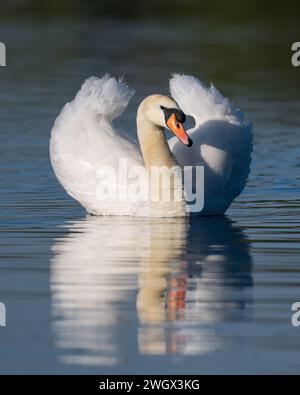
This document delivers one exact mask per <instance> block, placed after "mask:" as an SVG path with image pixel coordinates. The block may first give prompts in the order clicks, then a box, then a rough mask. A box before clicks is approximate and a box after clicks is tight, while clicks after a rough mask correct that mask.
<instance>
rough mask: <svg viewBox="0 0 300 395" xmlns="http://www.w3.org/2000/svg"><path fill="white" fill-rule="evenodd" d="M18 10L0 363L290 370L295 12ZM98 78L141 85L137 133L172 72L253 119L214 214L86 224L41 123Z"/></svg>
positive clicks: (13, 28)
mask: <svg viewBox="0 0 300 395" xmlns="http://www.w3.org/2000/svg"><path fill="white" fill-rule="evenodd" d="M24 3H26V2H20V4H24ZM27 3H28V4H31V8H30V7H29V8H26V7H23V8H22V7H21V8H17V7H16V8H14V7H12V8H7V9H5V8H4V10H2V13H1V17H0V21H1V24H0V41H2V42H4V43H5V44H6V46H7V67H5V68H4V67H1V68H0V117H1V121H0V207H1V214H0V215H1V219H0V220H1V239H0V258H1V263H0V301H2V302H4V303H5V304H6V309H7V326H6V327H5V328H4V327H0V373H72V374H78V373H97V374H107V373H128V374H133V373H140V374H147V373H165V374H166V373H178V374H181V373H195V374H200V373H299V371H300V357H299V355H300V354H299V351H300V328H297V327H293V326H292V325H291V315H292V312H291V305H292V303H294V302H296V301H300V290H299V289H300V288H299V285H300V259H299V258H300V244H299V241H300V233H299V222H300V175H299V174H300V173H299V170H300V149H299V143H300V134H299V127H300V93H299V82H300V68H298V69H297V68H294V67H292V65H291V62H290V58H291V45H292V43H293V42H294V41H300V32H299V28H298V27H297V26H298V22H297V15H300V13H298V14H297V12H298V9H299V7H296V8H292V3H291V2H286V3H285V6H284V7H283V6H281V8H280V6H278V5H277V3H276V2H272V6H271V5H270V4H269V3H268V2H266V3H264V4H265V8H263V7H262V6H261V5H260V4H261V2H251V4H252V6H251V5H250V2H246V4H248V6H241V5H240V7H235V6H234V5H233V4H232V2H229V4H228V5H227V4H226V7H227V9H226V10H224V9H223V10H222V9H220V8H218V7H217V6H213V5H209V3H207V2H203V8H201V7H200V6H199V7H200V8H199V7H198V6H196V5H195V2H192V1H189V2H187V6H186V7H185V8H183V7H182V4H181V3H180V2H178V1H176V2H175V3H176V5H177V7H178V8H176V7H175V8H174V7H173V8H172V11H171V12H168V10H169V11H170V8H169V9H168V4H170V2H168V1H167V2H164V4H165V7H162V8H161V9H160V12H159V13H155V9H156V8H155V7H158V2H156V1H154V2H153V7H154V8H152V7H149V6H147V7H146V6H145V7H144V8H143V7H141V6H139V7H138V6H137V7H136V8H134V7H133V6H131V7H129V6H128V7H125V8H124V7H123V8H122V6H121V5H120V4H121V2H117V5H118V6H117V5H116V9H115V10H113V8H112V5H111V2H104V3H103V4H104V5H103V7H104V8H103V7H102V8H101V7H100V6H99V7H100V8H99V7H97V6H95V8H94V9H92V11H91V12H87V11H86V8H85V6H83V3H81V2H79V1H77V2H75V4H76V5H77V6H74V7H73V8H72V9H68V8H66V9H64V8H63V7H60V6H58V5H57V7H55V6H53V7H51V6H50V5H49V4H50V2H49V4H48V3H47V2H45V3H46V4H48V6H44V7H42V6H37V5H36V2H34V1H32V2H27ZM133 3H135V4H137V2H133ZM54 4H55V2H54ZM62 4H64V2H62ZM105 7H106V8H105ZM179 10H180V12H179ZM17 11H18V12H17ZM107 71H108V72H110V73H111V74H113V75H117V76H118V75H123V74H125V76H126V78H127V80H128V82H129V83H130V85H131V86H132V87H133V88H134V89H136V91H137V94H136V96H135V97H134V98H133V99H132V101H131V103H130V106H129V108H128V110H127V112H126V113H125V114H124V116H123V118H122V119H121V120H120V124H122V126H123V127H125V128H126V130H127V131H128V132H130V133H132V135H134V134H135V112H136V108H137V105H138V103H139V101H140V100H141V99H142V98H143V97H144V96H146V95H147V94H150V93H156V92H161V93H167V88H168V78H169V76H170V73H171V72H174V71H175V72H184V73H191V74H194V75H196V76H198V77H199V78H201V79H202V80H204V82H207V83H208V82H210V81H213V82H214V83H215V85H216V86H217V87H218V88H219V89H220V90H221V92H222V93H224V94H225V95H227V96H229V97H230V98H231V99H232V100H233V101H234V102H235V103H237V104H238V105H239V107H240V108H241V109H242V110H243V111H244V112H245V115H246V118H247V119H248V120H252V121H253V122H254V135H255V145H254V155H253V166H252V172H251V177H250V180H249V183H248V185H247V188H246V189H245V191H244V192H243V194H242V195H241V196H240V197H239V198H238V199H237V200H236V201H235V203H234V204H233V205H232V207H231V208H230V210H229V211H228V215H227V216H226V218H207V219H197V220H193V221H183V220H167V221H165V220H164V221H160V220H136V219H128V218H91V217H89V216H87V215H86V214H85V212H84V210H83V209H82V208H81V207H80V206H78V205H77V204H76V202H74V201H73V200H72V199H71V198H69V197H68V196H67V195H66V194H65V192H64V191H63V190H62V189H61V187H60V186H59V184H58V183H57V181H56V179H55V177H54V175H53V173H52V170H51V167H50V163H49V158H48V145H49V135H50V130H51V128H52V125H53V122H54V119H55V117H56V116H57V114H58V112H59V111H60V109H61V107H62V106H63V105H64V104H65V103H66V102H67V101H69V100H70V99H71V98H72V97H73V96H74V94H75V93H76V91H77V90H78V89H79V87H80V84H81V83H82V81H83V80H84V79H85V78H87V77H88V76H90V75H93V74H94V75H101V74H103V73H105V72H107Z"/></svg>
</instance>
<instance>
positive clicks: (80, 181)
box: [50, 75, 252, 217]
mask: <svg viewBox="0 0 300 395" xmlns="http://www.w3.org/2000/svg"><path fill="white" fill-rule="evenodd" d="M170 91H171V95H172V97H173V98H174V99H175V100H176V101H175V100H174V99H173V98H171V97H169V96H163V95H151V96H148V97H147V98H146V99H144V100H143V101H142V103H141V104H140V106H139V108H138V112H137V131H138V139H139V142H140V146H141V153H140V150H139V149H138V147H137V145H135V144H134V143H132V142H130V139H129V138H128V137H125V135H124V133H121V132H120V131H118V130H116V128H115V127H114V126H113V124H112V121H113V120H114V119H115V118H117V117H118V116H120V115H121V114H122V112H123V111H124V110H125V108H126V107H127V105H128V102H129V100H130V98H131V97H132V95H133V94H134V91H132V90H131V89H130V88H129V87H128V86H127V85H126V84H125V83H124V82H123V81H122V80H116V79H115V78H113V77H110V76H109V75H105V76H104V77H102V78H100V79H99V78H96V77H91V78H89V79H88V80H87V81H85V83H84V84H83V85H82V87H81V89H80V91H79V92H78V93H77V95H76V97H75V99H74V100H73V101H72V102H70V103H67V104H66V105H65V106H64V108H63V110H62V112H61V114H60V115H59V116H58V118H57V119H56V121H55V124H54V127H53V129H52V133H51V141H50V159H51V163H52V166H53V169H54V171H55V174H56V176H57V178H58V180H59V181H60V183H61V184H62V186H63V187H64V188H65V189H66V191H67V192H68V194H70V195H71V196H72V197H73V198H74V199H76V200H77V201H78V202H79V203H81V204H82V206H84V207H85V208H86V210H87V211H88V212H89V213H91V214H95V215H132V216H145V217H147V216H148V217H173V216H174V217H175V216H188V215H189V210H188V208H187V207H188V205H187V204H186V202H185V201H184V198H182V199H178V194H179V195H180V194H181V195H182V197H183V194H184V192H182V190H183V185H182V180H181V178H180V177H179V176H178V173H176V172H175V173H174V175H173V177H174V179H173V181H174V182H173V184H172V185H173V187H172V190H171V199H169V201H164V200H163V199H162V198H159V199H158V201H156V202H153V201H150V199H149V198H148V199H137V200H134V199H131V198H127V199H123V198H122V199H115V201H112V200H107V201H103V199H99V186H100V187H101V188H103V187H104V186H105V187H111V186H112V185H107V180H106V181H105V183H106V184H105V183H104V181H103V179H102V178H101V177H102V173H101V171H100V175H99V168H101V169H103V166H105V168H108V167H109V169H112V170H114V171H115V172H116V173H118V174H120V173H119V172H120V163H121V171H122V170H124V169H123V168H122V166H124V167H125V164H124V162H122V160H123V159H126V160H127V161H126V167H127V168H128V169H126V171H128V175H129V177H133V176H135V177H137V175H138V171H137V170H136V169H143V170H144V171H145V173H144V174H147V172H148V173H149V172H150V169H151V168H152V167H153V166H160V167H161V166H165V167H166V168H168V169H173V168H176V166H177V165H180V166H181V167H182V166H185V165H186V166H204V207H203V210H202V211H201V212H198V213H197V214H200V215H222V214H224V213H225V211H226V210H227V208H228V207H229V206H230V204H231V202H232V201H233V199H234V198H235V197H236V196H238V195H239V194H240V193H241V191H242V190H243V188H244V186H245V183H246V180H247V177H248V174H249V169H250V162H251V152H252V132H251V125H250V124H248V123H245V122H244V121H243V115H242V113H241V112H240V111H239V110H236V109H235V108H234V107H233V106H232V105H231V104H230V103H229V101H228V100H227V99H225V98H224V97H223V96H222V95H221V94H220V93H219V92H218V91H217V89H216V88H215V87H214V86H212V85H211V86H210V88H206V87H205V86H204V85H203V84H202V83H201V82H200V81H199V80H197V79H196V78H194V77H192V76H186V75H174V76H173V78H172V79H171V80H170ZM177 103H178V104H177ZM184 113H185V114H187V115H190V116H192V117H193V118H194V119H195V127H194V128H192V129H190V130H189V131H188V134H187V133H186V132H185V129H184V127H183V123H184V121H185V114H184ZM164 128H167V129H169V130H171V131H172V132H173V133H174V134H175V135H176V137H173V138H171V139H170V140H169V141H167V140H166V137H165V134H164ZM188 135H189V136H190V137H189V136H188ZM179 140H180V141H179ZM182 143H183V144H182ZM192 143H193V145H192ZM191 145H192V146H191ZM141 154H142V155H141ZM120 159H121V161H120ZM177 167H178V166H177ZM132 170H134V171H132ZM141 180H142V184H143V183H144V184H147V183H148V180H147V181H146V179H143V177H142V176H141V177H140V178H139V183H137V189H138V187H140V185H141ZM109 183H110V184H113V187H114V188H115V190H116V191H117V192H118V193H119V192H120V191H121V190H123V189H124V185H123V184H122V183H121V182H120V181H119V180H118V179H113V177H112V178H111V179H110V180H109ZM104 184H105V185H104ZM163 187H164V186H163V185H162V183H161V182H160V183H158V185H157V186H156V187H154V186H153V187H152V189H155V188H157V189H158V193H159V194H160V195H159V196H161V193H162V189H163ZM101 188H100V190H102V189H101ZM176 193H177V195H176ZM175 195H176V196H177V198H175ZM117 196H118V197H119V196H122V195H119V194H117Z"/></svg>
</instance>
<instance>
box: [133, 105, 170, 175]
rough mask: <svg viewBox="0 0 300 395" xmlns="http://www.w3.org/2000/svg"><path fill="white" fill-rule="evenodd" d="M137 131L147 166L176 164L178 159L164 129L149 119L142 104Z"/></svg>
mask: <svg viewBox="0 0 300 395" xmlns="http://www.w3.org/2000/svg"><path fill="white" fill-rule="evenodd" d="M137 132H138V139H139V142H140V147H141V151H142V155H143V158H144V161H145V166H146V168H147V169H150V168H151V166H167V167H169V168H171V167H173V166H176V164H177V163H176V160H175V158H174V156H173V154H172V152H171V150H170V148H169V145H168V142H167V140H166V137H165V134H164V129H163V128H162V127H160V126H158V125H154V124H153V123H152V122H150V121H148V120H147V119H146V118H145V116H144V114H143V107H142V106H140V107H139V110H138V114H137Z"/></svg>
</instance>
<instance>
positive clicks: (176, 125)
mask: <svg viewBox="0 0 300 395" xmlns="http://www.w3.org/2000/svg"><path fill="white" fill-rule="evenodd" d="M167 126H168V128H169V129H170V130H171V131H172V132H173V133H174V134H175V136H176V137H177V138H178V139H179V140H180V141H181V142H182V143H183V144H184V145H187V146H188V147H191V146H192V145H193V142H192V140H191V139H190V138H189V136H188V135H187V133H186V131H185V129H184V126H183V124H182V123H180V122H178V121H177V119H176V116H175V114H172V115H171V116H170V118H169V119H168V120H167Z"/></svg>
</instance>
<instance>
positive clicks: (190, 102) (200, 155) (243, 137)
mask: <svg viewBox="0 0 300 395" xmlns="http://www.w3.org/2000/svg"><path fill="white" fill-rule="evenodd" d="M170 93H171V95H172V97H173V98H174V99H175V100H176V101H177V103H178V104H179V106H180V108H181V109H182V110H183V111H184V112H185V113H186V114H187V115H190V116H192V117H193V118H194V119H195V127H194V128H192V129H190V130H188V134H189V136H190V137H191V139H192V140H193V146H192V147H191V148H188V147H186V146H184V145H183V144H181V143H180V142H179V141H178V140H177V139H176V138H174V137H173V138H171V139H170V140H169V145H170V148H171V150H172V152H173V154H174V155H175V157H176V159H177V161H178V163H179V164H180V165H185V166H188V165H190V166H197V165H198V166H201V165H202V166H204V197H205V204H204V208H203V210H202V211H201V214H202V215H221V214H224V213H225V211H226V210H227V208H228V207H229V206H230V204H231V203H232V201H233V200H234V199H235V198H236V197H237V196H238V195H239V194H240V193H241V192H242V190H243V189H244V187H245V184H246V181H247V177H248V175H249V172H250V163H251V153H252V125H251V124H250V123H246V122H244V117H243V113H242V112H241V111H240V110H238V109H236V108H234V107H233V105H232V104H231V103H230V102H229V100H228V99H226V98H224V97H223V96H222V95H221V93H220V92H219V91H218V90H217V89H216V88H215V87H214V86H213V85H211V86H210V87H209V88H207V87H205V86H204V85H203V84H202V83H201V82H200V81H199V80H197V79H196V78H194V77H192V76H188V75H179V74H175V75H174V76H173V78H172V79H171V80H170Z"/></svg>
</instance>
